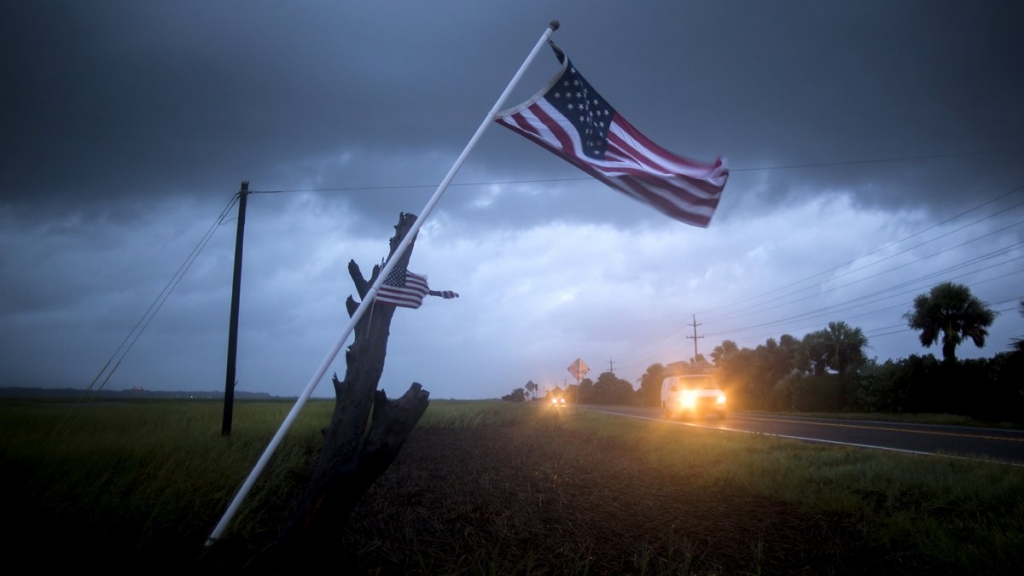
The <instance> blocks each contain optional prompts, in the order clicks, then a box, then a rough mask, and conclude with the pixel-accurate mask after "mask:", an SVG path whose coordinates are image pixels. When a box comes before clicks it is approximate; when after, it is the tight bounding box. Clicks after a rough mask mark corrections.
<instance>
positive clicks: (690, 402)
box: [679, 394, 697, 408]
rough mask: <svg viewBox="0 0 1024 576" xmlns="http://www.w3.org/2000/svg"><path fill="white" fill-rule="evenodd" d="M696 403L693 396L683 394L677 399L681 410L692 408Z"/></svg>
mask: <svg viewBox="0 0 1024 576" xmlns="http://www.w3.org/2000/svg"><path fill="white" fill-rule="evenodd" d="M696 403H697V399H696V398H694V397H693V394H683V395H682V396H681V397H680V398H679V404H680V405H681V406H682V407H683V408H693V407H694V405H695V404H696Z"/></svg>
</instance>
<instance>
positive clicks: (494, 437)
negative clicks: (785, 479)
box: [340, 426, 916, 574]
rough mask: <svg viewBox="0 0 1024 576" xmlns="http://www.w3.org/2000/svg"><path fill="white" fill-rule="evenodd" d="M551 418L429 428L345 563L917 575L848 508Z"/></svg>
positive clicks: (405, 568)
mask: <svg viewBox="0 0 1024 576" xmlns="http://www.w3.org/2000/svg"><path fill="white" fill-rule="evenodd" d="M553 436H555V435H554V434H553V431H552V430H548V429H545V428H542V427H518V426H505V427H499V426H495V427H482V428H474V429H464V430H452V429H432V428H418V429H416V430H415V431H414V433H413V435H412V436H411V437H410V439H409V441H408V442H407V444H406V446H405V447H404V448H403V450H402V452H401V454H400V456H399V458H398V459H397V460H396V461H395V463H394V464H393V465H392V467H391V469H390V470H389V471H388V472H387V474H385V476H384V477H382V478H381V479H380V480H378V482H377V484H376V485H375V486H374V488H373V489H372V490H371V492H370V493H369V494H368V495H367V497H366V498H365V499H364V501H363V503H362V504H361V505H360V507H359V508H358V509H357V510H356V513H355V514H354V516H353V518H352V522H351V524H350V525H349V527H348V529H347V530H346V532H345V535H344V537H343V539H342V542H341V544H342V549H343V551H340V554H341V555H342V561H343V565H344V566H345V570H344V571H345V572H353V573H357V572H358V573H366V572H370V573H373V572H379V573H385V574H391V573H394V574H415V573H445V574H451V573H466V574H478V573H494V574H572V573H575V574H641V573H647V574H664V573H672V574H867V573H871V574H885V573H893V574H904V573H907V572H908V571H909V572H915V571H916V570H913V569H912V568H913V567H911V566H906V565H903V566H900V565H899V564H898V563H896V564H894V562H893V558H894V556H893V555H892V554H888V553H885V552H884V551H880V550H873V549H872V548H871V546H870V545H869V544H867V543H866V541H865V538H864V537H863V536H862V535H859V534H858V532H857V530H856V529H855V527H853V526H850V525H848V523H844V522H842V521H835V520H830V519H827V518H823V517H818V516H815V515H811V514H807V513H803V512H800V511H798V510H797V509H795V508H794V507H793V506H790V505H786V504H782V503H779V502H766V501H764V500H763V499H759V498H756V497H754V496H753V495H751V494H748V493H745V492H743V491H741V490H738V489H736V488H730V487H728V486H707V485H706V483H705V485H704V486H698V485H695V482H694V481H693V477H687V475H686V474H683V473H680V472H675V473H673V472H669V471H666V470H662V469H659V468H658V467H656V466H654V465H652V464H651V463H649V462H648V461H647V460H646V459H645V458H644V457H643V456H642V455H641V454H639V453H638V450H637V449H635V448H633V447H631V446H629V445H628V444H625V443H620V442H614V441H609V440H607V439H602V438H598V437H596V436H594V435H591V434H586V433H583V432H578V431H572V430H563V429H560V430H558V431H557V440H556V439H555V438H554V437H553Z"/></svg>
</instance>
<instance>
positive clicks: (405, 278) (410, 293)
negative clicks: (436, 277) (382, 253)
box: [377, 266, 430, 308]
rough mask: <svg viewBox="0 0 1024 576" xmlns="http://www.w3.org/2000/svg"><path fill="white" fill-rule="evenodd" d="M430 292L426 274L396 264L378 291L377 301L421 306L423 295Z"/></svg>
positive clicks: (404, 305)
mask: <svg viewBox="0 0 1024 576" xmlns="http://www.w3.org/2000/svg"><path fill="white" fill-rule="evenodd" d="M429 292H430V287H429V286H427V277H426V276H420V275H419V274H413V273H412V272H409V271H408V270H406V269H405V268H402V267H401V266H396V267H395V268H394V269H393V270H391V273H390V274H388V277H387V278H385V279H384V283H383V284H381V286H380V290H378V291H377V301H378V302H384V303H387V304H394V305H395V306H402V307H404V308H419V307H420V304H423V297H424V296H426V295H427V293H429Z"/></svg>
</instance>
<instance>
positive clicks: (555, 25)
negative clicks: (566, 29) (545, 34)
mask: <svg viewBox="0 0 1024 576" xmlns="http://www.w3.org/2000/svg"><path fill="white" fill-rule="evenodd" d="M558 26H559V24H558V20H552V21H551V23H550V24H548V28H551V31H552V32H554V31H555V30H558Z"/></svg>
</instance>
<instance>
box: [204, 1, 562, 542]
mask: <svg viewBox="0 0 1024 576" xmlns="http://www.w3.org/2000/svg"><path fill="white" fill-rule="evenodd" d="M555 30H558V20H552V21H551V23H550V24H548V28H547V30H545V31H544V34H542V35H541V37H540V40H538V41H537V44H536V45H535V46H534V47H533V50H531V51H530V54H529V55H528V56H527V57H526V60H524V61H523V64H522V66H520V67H519V71H518V72H516V75H515V76H513V77H512V81H511V82H509V84H508V86H507V87H506V88H505V91H504V92H502V93H501V96H499V97H498V101H497V102H495V103H494V107H493V108H491V111H490V112H488V113H487V117H486V118H484V121H483V122H482V123H481V124H480V127H479V128H477V129H476V133H475V134H473V137H472V138H470V140H469V143H468V144H466V147H465V149H463V150H462V154H460V155H459V158H458V159H457V160H456V161H455V164H454V165H453V166H452V167H451V170H449V171H448V175H447V176H445V177H444V180H442V181H441V184H439V185H438V187H437V190H435V191H434V195H433V196H431V197H430V200H429V201H428V202H427V205H426V206H425V207H424V208H423V211H422V212H421V213H420V215H419V217H418V218H417V219H416V222H415V223H413V225H412V227H411V228H410V229H409V232H408V233H407V234H406V235H405V238H404V239H403V240H402V242H401V244H399V246H398V248H397V249H396V250H395V253H394V255H392V257H391V258H390V259H389V260H388V262H387V263H386V264H385V265H384V269H383V270H381V271H380V274H378V275H377V281H376V282H374V283H373V286H371V287H370V290H369V291H368V292H367V293H366V296H365V297H364V298H363V301H362V302H360V303H359V308H357V309H356V311H355V313H354V314H353V315H352V318H351V319H350V320H349V322H348V325H346V326H345V330H344V331H343V332H342V335H341V337H340V338H338V341H337V342H336V343H335V344H334V347H333V348H331V351H330V352H328V353H327V357H326V358H324V361H323V362H321V363H320V367H319V368H317V371H316V373H315V374H313V377H312V378H311V379H310V381H309V384H306V388H305V390H303V391H302V394H301V395H300V396H299V399H298V400H297V401H296V402H295V406H293V407H292V409H291V411H290V412H289V413H288V416H287V417H285V419H284V422H283V423H282V424H281V427H280V428H278V430H277V434H275V435H274V438H273V439H272V440H271V441H270V444H269V445H267V448H266V449H265V450H264V451H263V455H261V456H260V459H259V460H258V461H257V462H256V466H254V467H253V469H252V471H251V472H250V473H249V477H248V478H246V479H245V482H244V483H243V484H242V487H241V488H240V489H239V490H238V493H237V494H236V495H235V499H234V500H232V501H231V504H230V505H229V506H228V509H227V511H225V512H224V515H223V516H222V517H221V519H220V522H218V523H217V526H216V527H215V528H214V529H213V532H212V533H211V534H210V537H209V539H208V540H207V541H206V545H207V546H210V545H211V544H213V543H214V542H215V541H216V540H217V539H218V538H220V537H221V536H222V535H223V534H224V530H225V529H226V528H227V525H228V524H229V523H230V522H231V519H232V518H233V517H234V515H235V513H236V512H238V508H239V506H241V504H242V500H244V499H245V497H246V496H247V495H248V494H249V490H251V489H252V486H253V484H255V483H256V478H257V477H259V475H260V473H261V472H263V468H265V467H266V465H267V462H269V461H270V457H271V456H272V455H273V453H274V450H276V449H277V446H278V445H279V444H280V443H281V440H283V439H284V436H285V434H286V433H287V432H288V429H289V428H291V425H292V423H293V422H294V421H295V418H296V417H297V416H298V415H299V412H300V411H301V410H302V407H303V406H305V405H306V401H307V400H309V397H310V395H312V394H313V390H314V389H316V387H317V385H318V384H319V383H320V380H322V379H323V377H324V374H325V373H326V372H327V368H328V367H329V366H330V365H331V362H333V361H334V358H335V357H336V356H337V355H338V352H339V351H341V347H342V346H344V344H345V342H346V341H347V340H348V337H349V335H350V334H352V330H353V329H354V328H355V325H356V323H357V322H358V321H359V319H360V318H361V317H362V316H363V313H364V312H365V311H366V308H368V307H369V305H370V304H371V303H372V302H373V299H374V297H375V296H376V295H377V291H378V290H379V289H380V285H381V284H382V283H383V282H384V279H385V278H387V277H388V274H390V273H391V270H392V269H393V268H394V267H395V264H397V263H398V259H399V258H400V257H401V256H402V254H404V253H405V251H406V250H407V249H408V248H409V246H410V245H411V244H412V241H413V239H414V238H416V233H417V232H419V229H420V227H421V226H423V222H425V221H426V219H427V216H428V215H429V214H430V212H431V211H432V210H433V209H434V206H435V205H436V204H437V202H438V200H440V199H441V195H442V194H444V191H445V190H446V189H447V188H448V185H449V184H450V183H451V181H452V179H453V178H455V174H457V173H458V171H459V169H460V168H462V163H463V162H465V161H466V157H467V156H468V155H469V152H470V150H472V149H473V147H474V146H476V143H477V141H479V140H480V137H481V136H482V135H483V133H484V130H486V129H487V127H488V126H489V125H490V124H491V123H492V122H493V121H494V117H495V115H497V113H498V112H499V111H501V107H502V105H503V104H504V103H505V99H506V98H508V95H509V93H510V92H512V89H513V88H515V86H516V84H518V83H519V79H520V78H521V77H522V76H523V73H524V72H526V68H527V67H528V66H529V65H530V62H532V61H533V59H534V57H535V56H537V52H540V49H541V47H543V46H544V43H545V42H547V41H548V38H550V37H551V34H552V33H553V32H554V31H555Z"/></svg>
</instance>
